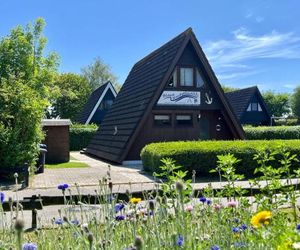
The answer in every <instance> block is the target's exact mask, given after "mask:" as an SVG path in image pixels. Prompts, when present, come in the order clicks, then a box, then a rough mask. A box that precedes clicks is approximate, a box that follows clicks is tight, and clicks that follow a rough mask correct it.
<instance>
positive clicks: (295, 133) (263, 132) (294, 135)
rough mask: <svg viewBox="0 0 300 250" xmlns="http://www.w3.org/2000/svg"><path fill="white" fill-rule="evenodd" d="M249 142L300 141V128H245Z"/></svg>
mask: <svg viewBox="0 0 300 250" xmlns="http://www.w3.org/2000/svg"><path fill="white" fill-rule="evenodd" d="M244 131H245V136H246V139H247V140H274V139H283V140H292V139H300V126H274V127H263V126H261V127H250V126H245V127H244Z"/></svg>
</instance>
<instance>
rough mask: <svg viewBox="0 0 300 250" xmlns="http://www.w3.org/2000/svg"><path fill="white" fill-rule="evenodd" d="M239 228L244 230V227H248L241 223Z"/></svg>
mask: <svg viewBox="0 0 300 250" xmlns="http://www.w3.org/2000/svg"><path fill="white" fill-rule="evenodd" d="M240 229H241V230H244V231H245V230H246V229H248V226H247V225H246V224H242V225H240Z"/></svg>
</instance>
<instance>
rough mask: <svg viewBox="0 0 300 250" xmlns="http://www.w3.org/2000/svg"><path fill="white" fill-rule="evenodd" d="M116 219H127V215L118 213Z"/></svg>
mask: <svg viewBox="0 0 300 250" xmlns="http://www.w3.org/2000/svg"><path fill="white" fill-rule="evenodd" d="M116 220H118V221H121V220H125V216H124V215H117V216H116Z"/></svg>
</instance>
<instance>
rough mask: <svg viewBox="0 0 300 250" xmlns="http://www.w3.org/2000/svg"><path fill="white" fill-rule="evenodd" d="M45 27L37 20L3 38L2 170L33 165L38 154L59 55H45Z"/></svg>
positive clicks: (0, 78) (0, 97) (0, 83)
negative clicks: (26, 164)
mask: <svg viewBox="0 0 300 250" xmlns="http://www.w3.org/2000/svg"><path fill="white" fill-rule="evenodd" d="M44 26H45V21H44V20H43V19H41V18H38V19H37V20H36V22H35V23H34V24H33V25H32V24H28V25H27V26H26V28H23V27H21V26H18V27H16V28H14V29H12V31H11V32H10V33H9V34H8V35H7V36H5V37H3V38H1V39H0V167H10V166H21V165H23V164H24V163H25V162H28V163H30V164H31V165H33V164H34V161H35V158H36V156H37V155H38V152H39V151H38V143H39V142H40V141H41V140H42V137H43V133H42V130H41V119H42V117H43V115H44V110H45V109H46V107H47V105H48V103H49V101H48V100H49V98H50V97H52V96H53V93H55V91H53V90H54V89H55V88H54V85H53V83H54V77H55V75H56V72H57V66H58V57H57V55H56V54H54V53H50V54H49V55H47V56H45V55H44V49H45V46H46V38H45V37H44V36H43V29H44Z"/></svg>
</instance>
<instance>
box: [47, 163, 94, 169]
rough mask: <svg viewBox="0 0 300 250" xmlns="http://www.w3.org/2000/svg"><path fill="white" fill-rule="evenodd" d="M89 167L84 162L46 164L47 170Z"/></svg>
mask: <svg viewBox="0 0 300 250" xmlns="http://www.w3.org/2000/svg"><path fill="white" fill-rule="evenodd" d="M88 167H89V165H87V164H86V163H83V162H72V161H70V162H66V163H58V164H46V165H45V168H47V169H58V168H88Z"/></svg>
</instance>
